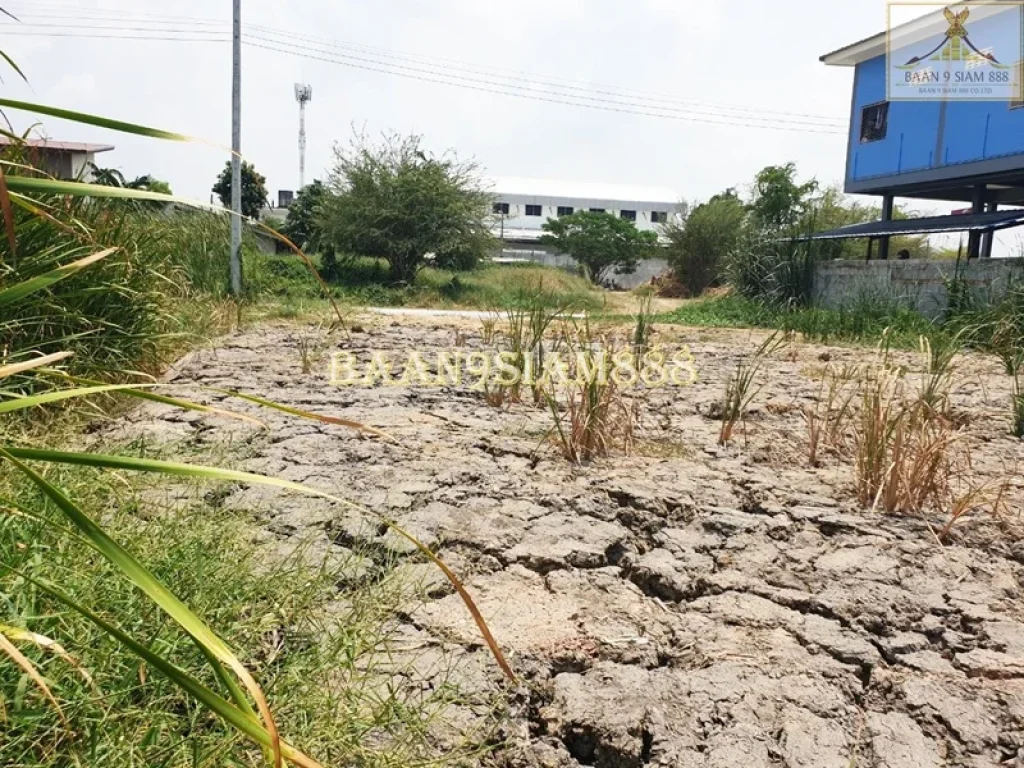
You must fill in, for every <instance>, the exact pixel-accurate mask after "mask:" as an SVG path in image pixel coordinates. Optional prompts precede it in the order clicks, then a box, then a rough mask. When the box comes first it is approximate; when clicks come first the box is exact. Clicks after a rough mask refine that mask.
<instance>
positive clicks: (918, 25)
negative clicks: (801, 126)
mask: <svg viewBox="0 0 1024 768" xmlns="http://www.w3.org/2000/svg"><path fill="white" fill-rule="evenodd" d="M1008 10H1016V11H1017V12H1018V13H1019V12H1020V5H1019V4H1018V3H1016V2H1007V3H1006V4H1005V5H999V4H998V3H994V4H985V5H972V6H971V19H973V20H978V19H984V18H987V17H989V16H994V15H995V14H997V13H1002V12H1004V11H1008ZM948 28H949V22H948V21H947V20H946V18H945V16H944V15H943V12H942V11H935V12H934V13H929V14H927V15H926V16H921V17H919V18H917V19H914V20H913V21H908V22H907V23H906V24H900V25H898V26H895V27H893V28H892V29H891V30H883V31H882V32H879V33H878V34H877V35H872V36H871V37H866V38H864V39H863V40H858V41H857V42H856V43H851V44H850V45H847V46H844V47H842V48H839V49H838V50H835V51H832V52H831V53H826V54H825V55H824V56H822V57H821V61H823V62H824V63H825V64H828V65H829V66H833V67H853V66H856V65H857V64H860V63H861V62H862V61H868V60H869V59H874V58H876V57H878V56H884V55H885V53H886V51H887V50H888V49H889V47H890V46H891V48H892V50H897V49H899V48H903V47H904V46H906V45H912V44H914V43H918V42H921V41H922V40H927V39H928V38H930V37H934V36H935V35H940V34H942V33H943V32H945V31H946V30H947V29H948Z"/></svg>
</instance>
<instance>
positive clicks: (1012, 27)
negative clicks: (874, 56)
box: [886, 0, 1024, 102]
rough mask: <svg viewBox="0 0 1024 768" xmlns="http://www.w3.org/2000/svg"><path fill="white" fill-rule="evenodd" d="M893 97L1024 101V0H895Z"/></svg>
mask: <svg viewBox="0 0 1024 768" xmlns="http://www.w3.org/2000/svg"><path fill="white" fill-rule="evenodd" d="M887 38H888V39H887V55H886V59H887V61H886V65H887V68H888V91H889V92H888V98H889V101H943V100H947V101H1010V102H1015V101H1020V100H1021V99H1022V98H1024V71H1022V69H1024V67H1022V60H1024V1H1022V2H1006V0H998V1H997V2H968V3H961V4H956V5H941V4H937V3H900V2H893V3H890V4H889V25H888V34H887Z"/></svg>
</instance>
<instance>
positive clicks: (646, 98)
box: [26, 6, 846, 133]
mask: <svg viewBox="0 0 1024 768" xmlns="http://www.w3.org/2000/svg"><path fill="white" fill-rule="evenodd" d="M57 7H58V8H65V9H67V6H57ZM90 13H93V14H95V12H93V11H90ZM104 13H105V12H104ZM31 15H32V14H26V16H27V17H31ZM51 17H53V15H52V14H51ZM54 18H59V16H57V17H54ZM120 18H122V17H116V16H115V17H112V18H107V19H105V20H106V21H111V22H117V21H119V20H120ZM139 18H140V20H141V19H148V20H150V21H155V20H157V19H175V20H177V21H180V20H188V19H189V18H190V17H183V16H177V17H174V16H170V17H146V16H144V15H143V16H139ZM75 20H76V21H77V20H78V19H77V18H76V19H75ZM97 20H99V19H97ZM192 21H194V22H195V23H201V24H204V25H222V24H223V22H219V21H215V20H212V19H194V20H192ZM247 28H248V29H252V30H255V31H256V32H258V33H262V35H251V36H259V37H262V39H263V42H272V43H274V44H275V45H279V46H293V45H294V44H293V43H290V42H289V40H301V41H312V42H318V43H321V44H323V45H326V46H328V47H330V48H335V49H340V50H348V51H357V52H363V53H365V54H366V55H370V56H375V57H377V59H396V60H398V61H402V60H404V61H407V62H412V63H420V65H421V66H420V67H413V68H411V69H412V70H413V71H418V72H419V73H420V74H428V75H431V76H435V77H445V78H450V77H453V75H452V74H451V73H450V72H447V71H445V70H448V69H453V70H456V71H461V72H466V73H470V74H484V75H487V74H494V73H497V76H498V77H500V79H501V80H502V81H505V80H512V81H519V82H525V83H528V84H531V85H545V86H549V87H552V88H557V89H562V90H568V91H570V93H567V94H556V95H558V96H559V97H566V96H568V97H570V98H573V99H578V98H585V99H587V100H594V101H603V99H600V98H598V97H591V96H585V95H582V94H580V93H579V90H580V88H581V87H582V88H585V89H587V90H588V91H590V92H591V93H594V94H598V95H599V96H612V97H614V102H615V103H619V102H621V101H622V100H623V99H634V100H637V101H639V102H647V103H642V104H636V103H633V104H628V105H627V106H640V107H641V108H643V109H654V110H659V111H686V112H692V113H696V114H703V115H706V116H714V117H723V118H735V119H742V120H748V121H754V122H771V121H772V120H774V119H784V120H787V121H789V122H790V123H791V124H794V127H795V124H796V123H800V124H808V123H809V124H810V125H813V126H816V127H817V126H819V125H820V126H822V127H832V126H834V127H835V128H837V129H839V128H842V129H843V132H844V133H845V122H846V121H845V118H830V117H826V116H823V115H813V114H808V113H792V112H784V111H774V110H762V109H758V108H752V107H746V106H731V105H723V104H715V103H712V102H700V101H688V100H680V99H676V98H668V97H665V96H659V95H653V94H649V93H645V92H643V91H635V90H629V89H625V88H619V87H616V86H602V85H594V84H591V83H583V82H581V81H572V80H567V79H564V78H556V77H551V76H546V75H536V74H533V73H525V72H523V71H522V70H497V69H496V68H493V67H487V66H480V65H467V64H464V63H460V62H454V61H453V60H450V59H440V58H437V57H429V56H422V55H413V54H404V53H396V52H391V51H386V50H385V49H378V48H373V47H370V46H365V45H360V44H354V43H346V42H344V41H331V40H328V39H327V38H319V37H315V36H312V35H305V34H298V33H289V32H283V31H281V30H279V29H273V28H270V27H264V26H260V25H247ZM204 34H205V33H204ZM267 36H271V37H280V38H284V40H268V39H267ZM317 50H318V52H319V53H330V54H331V55H334V56H338V57H341V58H345V56H346V54H343V53H335V52H334V51H328V50H324V49H317ZM357 58H358V57H357ZM431 61H439V62H446V63H445V64H430V63H427V64H422V62H431ZM363 63H372V64H374V65H376V66H381V67H391V68H398V69H401V68H403V67H404V65H402V64H396V63H394V62H392V61H387V60H384V61H380V60H365V61H364V62H363ZM423 66H426V67H433V69H432V70H422V69H421V67H423ZM437 70H441V71H437ZM507 72H513V73H517V72H518V73H522V74H525V75H528V77H517V76H515V75H509V74H507ZM459 77H461V75H459ZM468 79H469V80H478V78H468ZM480 82H481V83H482V84H485V85H497V86H498V87H502V88H517V89H518V88H521V86H516V85H512V84H511V83H507V82H495V81H493V80H481V81H480ZM527 90H537V89H536V88H527ZM542 92H543V91H542ZM660 104H666V105H672V106H669V107H663V106H660ZM675 105H685V106H686V109H685V110H678V109H676V108H675ZM690 105H694V106H700V107H707V108H708V109H710V110H711V111H710V112H708V111H701V110H695V109H694V108H693V106H690ZM722 112H726V113H731V112H735V113H740V114H735V115H734V114H720V113H722ZM793 118H801V119H799V120H793ZM804 118H805V119H804Z"/></svg>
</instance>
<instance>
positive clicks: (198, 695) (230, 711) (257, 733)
mask: <svg viewBox="0 0 1024 768" xmlns="http://www.w3.org/2000/svg"><path fill="white" fill-rule="evenodd" d="M12 573H15V574H17V575H18V576H19V577H21V578H23V579H25V580H26V581H28V582H30V583H31V584H33V585H35V586H36V588H38V589H39V590H41V591H43V592H45V593H46V594H48V595H50V596H51V597H53V598H54V599H55V600H58V601H60V602H61V603H63V604H64V605H66V606H67V607H68V608H70V609H71V610H73V611H75V612H76V613H78V614H81V615H82V616H84V617H85V618H86V619H88V620H89V621H91V622H92V623H93V624H95V625H96V626H97V627H99V628H100V629H101V630H103V631H104V632H105V633H106V634H108V635H110V636H111V637H112V638H114V639H115V640H117V641H118V642H119V643H121V644H122V645H124V646H125V647H126V648H128V650H130V651H131V652H132V653H134V654H135V655H136V656H138V657H139V658H141V659H142V660H143V661H145V662H146V663H147V664H149V665H150V666H151V667H153V668H154V669H157V670H159V671H160V672H162V673H163V674H164V675H165V676H166V677H167V678H168V679H169V680H170V681H171V682H173V683H174V684H175V685H176V686H178V687H179V688H181V689H182V690H183V691H185V692H186V693H188V694H189V695H190V696H192V697H194V698H195V699H196V700H198V701H199V702H201V703H202V705H203V706H204V707H206V708H207V709H209V710H210V711H211V712H213V713H215V714H216V715H217V716H218V717H220V718H221V719H223V720H224V721H225V722H226V723H228V724H229V725H230V726H231V727H232V728H234V729H235V730H237V731H239V732H240V733H242V734H244V735H245V736H247V737H248V738H250V739H251V740H253V741H255V742H256V743H258V744H260V745H261V746H264V747H270V746H271V743H272V739H271V735H270V732H269V731H268V730H267V729H266V728H264V727H263V726H262V725H260V724H259V722H258V721H256V720H254V719H253V718H252V717H250V716H249V715H247V714H246V713H245V712H243V711H242V710H240V709H238V708H237V707H235V706H234V705H233V704H231V703H230V702H228V701H226V700H225V699H222V698H221V697H220V696H218V695H217V694H216V693H214V692H213V691H211V690H210V689H209V688H207V687H206V686H205V685H203V684H202V683H201V682H200V681H198V680H196V679H195V678H194V677H192V676H191V675H190V674H188V673H187V672H186V671H185V670H183V669H181V668H180V667H178V666H177V665H176V664H174V663H172V662H170V661H168V660H167V659H165V658H164V657H163V656H161V655H160V654H158V653H155V652H153V651H152V650H150V649H149V648H147V647H146V646H145V645H143V644H142V643H140V642H138V641H137V640H135V639H134V638H132V637H131V636H129V635H128V634H126V633H125V632H123V631H122V630H120V629H119V628H118V627H115V626H114V625H113V624H111V623H110V622H108V621H106V620H104V619H103V618H101V617H100V616H98V615H97V614H95V613H93V612H92V611H90V610H89V609H88V608H86V607H85V606H83V605H81V604H80V603H77V602H75V601H74V600H72V599H71V598H70V597H68V596H67V595H65V594H64V593H63V592H61V591H60V590H59V589H57V588H56V587H54V586H52V585H49V584H46V583H44V582H41V581H38V580H37V579H34V578H32V577H31V576H28V575H26V574H24V573H20V572H18V571H12ZM281 747H282V752H283V753H284V756H285V757H286V758H288V760H290V761H291V762H293V763H295V764H296V765H299V766H303V767H304V768H319V766H318V764H317V763H316V762H315V761H314V760H312V759H311V758H309V757H307V756H306V755H303V754H302V753H301V752H299V751H298V750H296V749H295V748H294V747H291V746H290V745H288V744H285V743H282V744H281Z"/></svg>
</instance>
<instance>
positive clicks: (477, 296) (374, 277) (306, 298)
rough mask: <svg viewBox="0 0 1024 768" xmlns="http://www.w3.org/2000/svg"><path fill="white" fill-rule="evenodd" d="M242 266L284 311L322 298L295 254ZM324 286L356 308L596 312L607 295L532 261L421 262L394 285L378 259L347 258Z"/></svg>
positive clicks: (261, 294) (263, 300)
mask: <svg viewBox="0 0 1024 768" xmlns="http://www.w3.org/2000/svg"><path fill="white" fill-rule="evenodd" d="M314 262H318V259H316V258H315V257H314ZM247 269H248V282H249V286H250V290H251V291H252V292H253V294H254V296H256V297H258V300H257V303H258V304H264V305H266V304H270V305H274V304H276V305H278V306H279V307H280V308H281V310H283V312H284V314H288V313H289V310H295V311H296V312H301V311H305V310H313V309H315V308H318V307H320V305H321V304H322V303H323V302H324V300H325V299H324V296H323V291H322V288H321V286H320V285H319V283H317V281H316V280H315V279H314V278H313V277H312V275H310V273H309V271H308V270H307V269H306V268H305V267H304V266H303V264H302V263H301V262H300V261H299V260H298V259H296V258H294V257H291V256H286V255H284V256H268V255H265V254H258V255H257V254H253V255H250V257H249V261H248V264H247ZM329 285H330V289H331V292H332V295H333V296H334V297H335V299H336V300H338V301H339V302H341V303H342V304H345V305H349V306H358V307H372V306H377V307H421V308H430V309H478V310H487V309H507V308H509V307H514V306H518V305H520V304H523V303H525V302H527V301H529V302H530V303H533V302H535V301H538V300H539V301H541V302H542V303H544V304H545V306H549V307H552V308H560V307H573V308H576V309H579V310H589V311H592V312H598V311H601V310H602V309H603V308H604V298H605V295H606V294H605V292H604V291H602V290H600V289H599V288H595V287H594V286H593V285H591V284H590V283H589V282H588V281H587V280H585V279H584V278H582V277H578V276H576V275H573V274H570V273H569V272H566V271H565V270H561V269H555V268H553V267H544V266H540V265H536V264H523V265H498V264H488V265H482V266H480V267H478V268H477V269H474V270H472V271H468V272H451V271H448V270H443V269H435V268H433V267H426V268H424V269H421V270H420V271H419V272H418V273H417V275H416V280H415V282H414V283H412V284H410V285H394V284H391V282H390V277H389V274H388V269H387V265H386V264H385V263H384V262H383V261H379V260H377V259H367V258H362V259H355V260H353V261H352V262H351V263H349V262H346V263H345V265H344V266H343V267H342V268H341V269H340V270H339V274H338V275H337V276H336V277H334V278H333V279H332V280H331V281H330V283H329Z"/></svg>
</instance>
